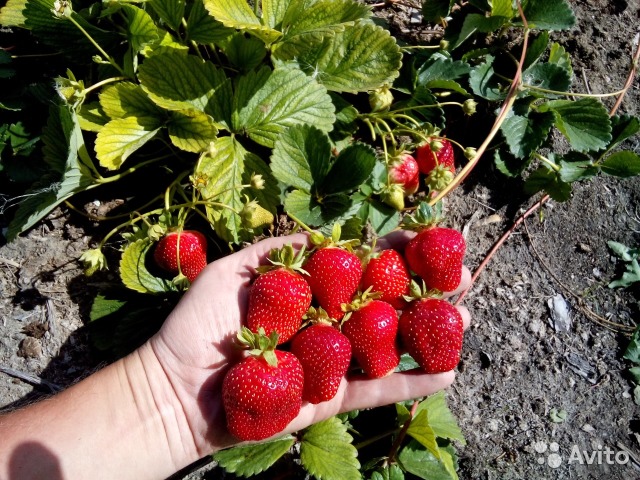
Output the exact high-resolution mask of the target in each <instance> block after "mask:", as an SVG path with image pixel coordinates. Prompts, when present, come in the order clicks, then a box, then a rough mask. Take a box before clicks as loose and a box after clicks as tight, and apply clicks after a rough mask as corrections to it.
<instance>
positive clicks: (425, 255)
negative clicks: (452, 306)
mask: <svg viewBox="0 0 640 480" xmlns="http://www.w3.org/2000/svg"><path fill="white" fill-rule="evenodd" d="M439 208H440V204H438V206H437V208H436V209H435V210H434V209H433V208H432V207H430V206H429V205H427V204H426V203H422V204H420V205H419V207H418V209H417V210H416V212H415V214H414V215H412V216H410V217H407V218H405V219H404V221H403V223H404V225H403V226H404V228H407V229H411V230H416V231H418V234H417V235H416V236H415V237H413V238H412V239H411V240H410V241H409V242H408V243H407V245H406V247H405V249H404V258H405V259H406V260H407V264H408V265H409V269H410V270H411V271H413V272H414V273H416V274H417V275H418V276H419V277H420V278H422V280H423V281H424V283H425V285H426V286H427V287H428V288H429V289H436V290H440V291H441V292H450V291H453V290H455V289H456V288H458V286H459V285H460V281H461V279H462V261H463V259H464V254H465V251H466V242H465V240H464V237H463V236H462V233H460V232H459V231H458V230H454V229H452V228H446V227H440V226H438V225H437V224H438V222H439V221H440V210H439Z"/></svg>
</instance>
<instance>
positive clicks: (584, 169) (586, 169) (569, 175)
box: [558, 155, 598, 183]
mask: <svg viewBox="0 0 640 480" xmlns="http://www.w3.org/2000/svg"><path fill="white" fill-rule="evenodd" d="M585 157H586V156H585ZM558 166H559V167H560V180H561V181H563V182H566V183H573V182H577V181H579V180H585V179H587V178H591V177H593V176H595V175H597V174H598V167H596V166H595V165H594V164H593V161H592V160H591V159H590V158H588V157H587V158H584V157H583V159H582V160H576V159H574V158H571V156H569V155H567V156H564V157H560V159H559V160H558Z"/></svg>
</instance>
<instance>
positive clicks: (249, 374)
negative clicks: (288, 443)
mask: <svg viewBox="0 0 640 480" xmlns="http://www.w3.org/2000/svg"><path fill="white" fill-rule="evenodd" d="M275 355H276V358H277V366H271V365H269V364H268V363H267V361H266V360H265V359H264V357H261V356H257V357H256V356H250V357H246V358H244V359H243V360H241V361H240V362H239V363H237V364H236V365H234V366H233V367H231V369H230V370H229V371H228V372H227V374H226V375H225V377H224V380H223V382H222V402H223V406H224V410H225V413H226V416H227V428H228V429H229V432H231V434H233V435H234V436H236V437H237V438H239V439H240V440H243V441H250V440H263V439H265V438H268V437H271V436H273V435H275V434H277V433H278V432H281V431H282V430H284V429H285V428H286V426H287V425H288V424H289V422H291V420H293V419H294V418H295V417H296V416H297V415H298V413H299V412H300V407H301V406H302V388H303V383H304V373H303V370H302V365H301V364H300V362H299V361H298V359H297V358H296V357H295V355H293V354H292V353H290V352H284V351H280V350H276V351H275Z"/></svg>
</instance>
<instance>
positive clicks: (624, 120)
mask: <svg viewBox="0 0 640 480" xmlns="http://www.w3.org/2000/svg"><path fill="white" fill-rule="evenodd" d="M611 127H612V131H611V134H612V139H611V142H610V143H609V145H608V147H607V148H608V149H611V148H613V147H615V146H617V145H619V144H620V143H622V142H624V141H625V140H626V139H627V138H631V137H633V136H634V135H635V134H637V133H638V132H639V131H640V119H639V118H638V117H633V116H631V115H614V116H613V117H611Z"/></svg>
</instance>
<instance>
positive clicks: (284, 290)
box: [247, 245, 311, 343]
mask: <svg viewBox="0 0 640 480" xmlns="http://www.w3.org/2000/svg"><path fill="white" fill-rule="evenodd" d="M303 259H304V249H302V250H300V251H299V252H298V254H297V255H296V254H295V253H294V252H293V247H292V246H291V245H287V246H285V247H283V248H282V249H280V250H273V251H272V252H271V253H270V261H271V264H272V265H271V266H268V267H261V268H260V269H259V271H262V272H263V273H261V275H260V276H259V277H258V278H257V279H256V281H255V282H254V283H253V285H251V289H250V290H249V308H248V310H247V327H249V329H250V330H251V331H253V332H257V331H258V329H259V328H260V327H262V328H264V330H265V332H267V333H268V334H270V333H271V332H272V331H276V332H277V333H278V336H279V337H278V343H284V342H286V341H287V340H289V339H290V338H291V337H293V336H294V335H295V334H296V332H297V331H298V329H299V328H300V325H301V324H302V317H303V316H304V314H305V313H307V310H308V309H309V306H310V305H311V287H310V286H309V284H308V283H307V281H306V280H305V278H304V276H306V272H305V271H304V270H302V269H301V265H302V262H303ZM302 272H304V274H305V275H303V274H302Z"/></svg>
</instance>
